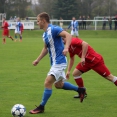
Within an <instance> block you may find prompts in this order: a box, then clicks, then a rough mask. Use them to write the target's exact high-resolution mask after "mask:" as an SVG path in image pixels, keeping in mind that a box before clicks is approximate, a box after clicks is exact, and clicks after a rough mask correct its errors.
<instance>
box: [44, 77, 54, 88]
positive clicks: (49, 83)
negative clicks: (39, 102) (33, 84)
mask: <svg viewBox="0 0 117 117" xmlns="http://www.w3.org/2000/svg"><path fill="white" fill-rule="evenodd" d="M44 86H45V87H46V88H51V87H52V83H51V82H50V81H49V80H47V79H46V80H45V82H44Z"/></svg>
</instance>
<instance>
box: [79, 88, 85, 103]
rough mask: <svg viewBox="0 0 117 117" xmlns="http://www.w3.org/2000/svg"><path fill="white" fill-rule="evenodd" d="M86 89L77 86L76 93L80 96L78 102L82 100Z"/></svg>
mask: <svg viewBox="0 0 117 117" xmlns="http://www.w3.org/2000/svg"><path fill="white" fill-rule="evenodd" d="M85 92H86V89H85V88H78V93H79V96H80V102H83V100H84V96H85Z"/></svg>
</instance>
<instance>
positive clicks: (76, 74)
mask: <svg viewBox="0 0 117 117" xmlns="http://www.w3.org/2000/svg"><path fill="white" fill-rule="evenodd" d="M72 75H73V76H74V77H75V76H81V75H82V72H81V71H79V70H78V69H75V70H74V71H73V73H72Z"/></svg>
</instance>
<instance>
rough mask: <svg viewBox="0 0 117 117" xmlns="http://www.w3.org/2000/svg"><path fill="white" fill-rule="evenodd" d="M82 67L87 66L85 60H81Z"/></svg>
mask: <svg viewBox="0 0 117 117" xmlns="http://www.w3.org/2000/svg"><path fill="white" fill-rule="evenodd" d="M81 65H82V66H84V65H85V58H81Z"/></svg>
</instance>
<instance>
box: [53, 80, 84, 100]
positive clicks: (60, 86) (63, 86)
mask: <svg viewBox="0 0 117 117" xmlns="http://www.w3.org/2000/svg"><path fill="white" fill-rule="evenodd" d="M54 85H55V87H56V88H57V89H64V90H73V91H76V92H78V93H79V94H80V96H79V98H80V102H83V100H84V94H85V90H86V89H85V88H84V87H82V88H80V87H78V86H75V85H73V84H71V83H69V82H63V81H62V80H60V81H58V82H56V83H55V84H54Z"/></svg>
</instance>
